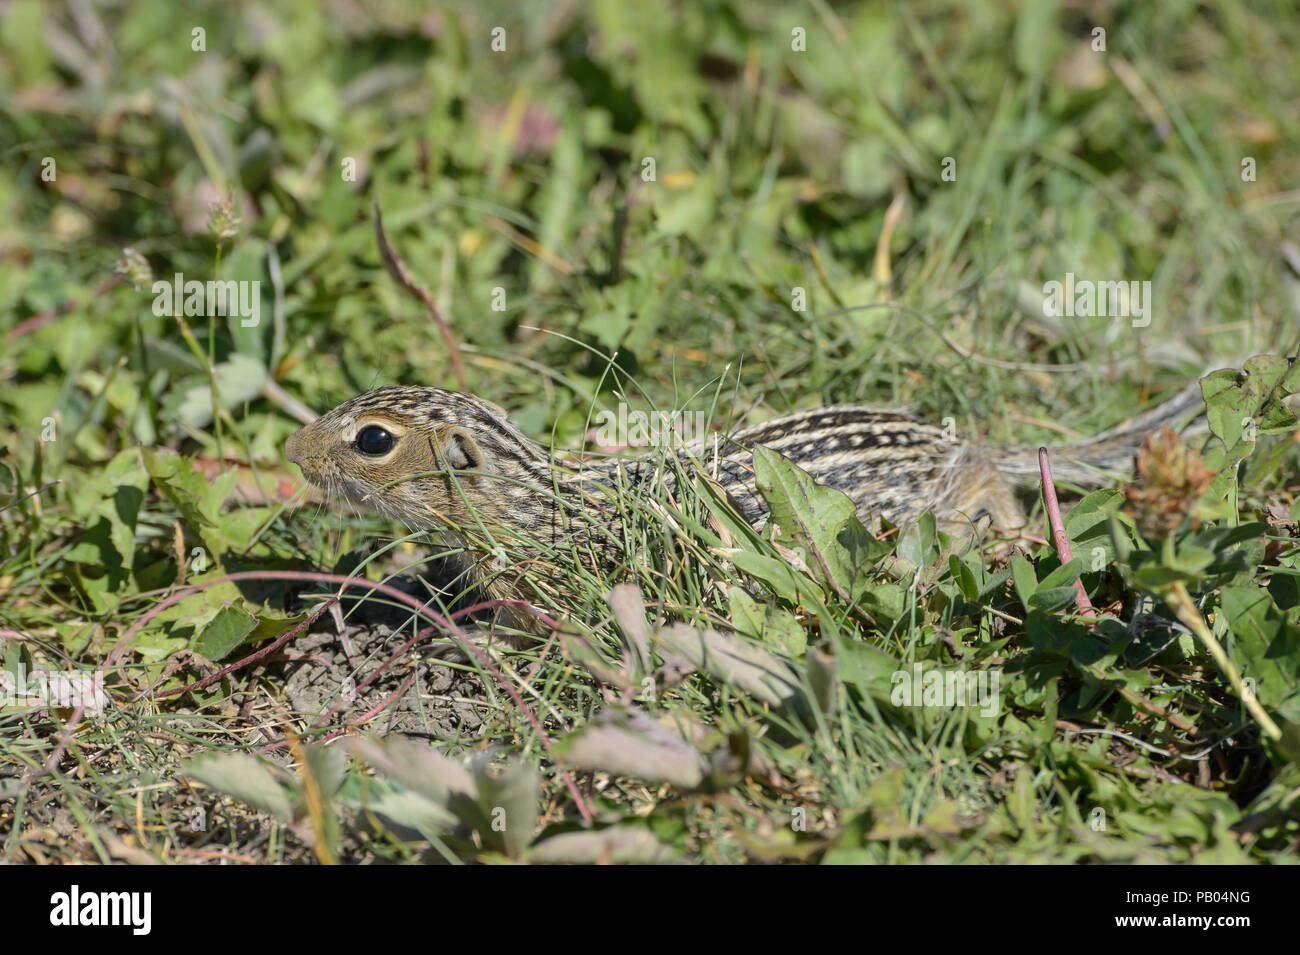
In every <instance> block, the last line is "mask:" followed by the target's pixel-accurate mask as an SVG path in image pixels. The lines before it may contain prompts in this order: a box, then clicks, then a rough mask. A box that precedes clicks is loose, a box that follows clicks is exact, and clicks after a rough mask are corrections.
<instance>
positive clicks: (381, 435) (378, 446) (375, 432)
mask: <svg viewBox="0 0 1300 955" xmlns="http://www.w3.org/2000/svg"><path fill="white" fill-rule="evenodd" d="M353 443H354V444H355V445H356V449H357V450H358V451H360V452H361V453H362V454H370V455H380V454H387V453H388V452H389V451H391V450H392V449H393V445H394V444H395V443H396V439H395V438H394V437H393V436H392V435H391V434H389V433H388V432H387V431H385V430H384V429H383V428H381V427H380V426H379V425H377V424H370V425H366V426H365V427H364V428H362V429H361V430H360V431H358V432H357V440H356V441H355V442H353Z"/></svg>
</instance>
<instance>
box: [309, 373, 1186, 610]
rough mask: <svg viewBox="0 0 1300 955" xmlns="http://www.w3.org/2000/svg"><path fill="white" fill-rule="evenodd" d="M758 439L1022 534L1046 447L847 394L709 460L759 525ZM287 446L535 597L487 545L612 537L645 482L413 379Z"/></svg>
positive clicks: (880, 487)
mask: <svg viewBox="0 0 1300 955" xmlns="http://www.w3.org/2000/svg"><path fill="white" fill-rule="evenodd" d="M1202 407H1203V405H1202V401H1201V395H1200V389H1199V386H1198V385H1196V384H1193V385H1191V386H1189V387H1188V388H1186V389H1184V390H1183V391H1182V392H1181V393H1179V394H1178V395H1177V396H1175V397H1174V398H1172V399H1170V400H1169V401H1167V402H1165V403H1164V404H1162V405H1160V406H1158V407H1157V408H1155V409H1153V410H1152V411H1149V412H1147V413H1146V414H1144V415H1142V416H1141V417H1139V418H1137V419H1135V420H1133V421H1131V422H1130V423H1128V424H1125V425H1121V426H1119V427H1116V428H1112V429H1111V430H1109V431H1107V432H1104V433H1103V434H1101V435H1098V436H1097V437H1096V438H1093V439H1091V440H1089V441H1085V442H1081V443H1078V444H1073V445H1068V446H1063V447H1058V448H1056V449H1054V452H1053V467H1054V470H1055V472H1056V476H1057V478H1058V479H1061V480H1065V481H1069V482H1073V483H1075V484H1081V485H1089V484H1094V485H1095V484H1098V483H1100V482H1102V481H1104V480H1106V479H1107V478H1108V477H1110V476H1113V475H1115V474H1117V473H1123V472H1125V471H1127V470H1128V469H1129V468H1130V466H1131V463H1132V457H1133V454H1134V451H1135V450H1136V448H1137V446H1138V444H1139V443H1140V441H1141V440H1142V439H1143V438H1144V437H1145V436H1146V435H1147V434H1148V433H1150V432H1151V431H1153V430H1156V429H1157V428H1160V427H1162V426H1165V425H1177V424H1180V423H1182V422H1184V421H1186V420H1187V419H1190V418H1191V417H1193V416H1194V415H1195V414H1197V412H1198V411H1199V410H1200V409H1201V408H1202ZM756 446H762V447H766V448H768V449H770V450H772V451H776V452H778V453H780V454H782V455H783V456H785V457H786V458H788V459H790V460H791V461H793V462H794V463H795V464H797V465H798V466H799V467H801V468H803V469H804V470H805V471H807V472H808V473H809V474H810V475H811V476H812V477H813V478H814V479H816V480H817V481H818V482H820V483H822V484H826V485H829V486H831V487H834V488H837V489H839V490H841V491H843V492H844V493H845V494H847V495H848V496H849V497H850V498H852V500H853V502H854V504H856V505H857V508H858V512H859V514H860V515H861V516H862V517H863V518H864V519H865V520H870V519H872V518H874V517H877V516H879V517H883V518H884V519H886V520H888V521H890V522H891V523H894V524H903V523H906V522H907V521H909V520H911V519H912V518H915V517H916V516H917V515H919V514H920V513H921V512H922V511H925V510H929V511H931V512H933V513H934V514H935V516H936V517H937V518H938V519H939V520H940V521H942V522H944V524H945V525H947V526H948V528H949V529H953V528H955V527H959V526H961V525H965V526H968V527H975V526H979V525H980V522H982V521H983V522H985V523H991V524H992V525H993V526H995V527H1001V528H1005V529H1016V528H1019V527H1021V526H1022V525H1023V524H1024V522H1025V516H1024V513H1023V511H1022V510H1021V507H1020V504H1019V502H1018V501H1017V500H1016V496H1015V493H1014V490H1015V488H1016V487H1017V486H1020V485H1028V484H1031V483H1034V482H1036V481H1037V476H1038V464H1037V459H1036V450H1035V448H1032V447H1029V446H1013V447H1003V448H994V447H989V446H986V445H984V444H982V443H979V442H975V441H966V440H962V439H960V438H958V437H956V436H954V435H953V434H951V433H950V432H948V431H945V430H944V429H941V428H937V427H935V426H933V425H929V424H925V423H923V422H920V421H916V420H914V419H912V418H910V417H908V416H906V415H903V414H898V413H895V412H890V411H882V410H879V409H875V408H871V407H867V406H863V405H835V406H832V407H826V408H818V409H815V410H812V411H801V412H797V413H795V414H789V415H785V416H783V417H779V418H776V419H773V420H771V421H767V422H764V423H762V424H759V425H756V426H754V427H750V428H746V429H744V430H741V431H738V432H735V433H734V434H731V435H729V436H726V437H721V438H720V439H719V440H718V441H717V442H716V444H714V443H711V445H710V448H709V449H708V451H707V452H706V453H704V454H701V455H700V460H701V462H702V463H703V465H704V466H705V467H706V468H707V470H708V472H709V473H710V475H711V476H713V477H715V478H716V480H717V481H718V482H719V484H721V486H722V487H723V488H724V489H725V490H726V492H727V494H728V496H729V497H730V499H731V500H732V502H733V503H734V505H735V507H736V509H737V511H738V512H739V513H740V514H741V515H742V516H743V517H744V518H745V519H746V520H747V521H749V522H750V523H758V522H760V521H762V520H763V518H764V516H765V514H766V507H765V505H764V504H763V500H762V498H761V497H760V495H759V493H758V490H757V488H756V486H755V483H754V473H753V466H752V454H751V449H752V448H754V447H756ZM285 453H286V455H287V456H288V458H289V460H290V461H292V462H294V463H295V464H297V465H298V466H299V467H300V468H301V469H302V472H303V474H304V476H306V478H307V480H308V481H310V482H311V483H312V484H314V485H316V486H317V487H319V488H321V489H322V490H324V491H325V492H326V493H327V494H331V495H337V496H339V497H342V498H344V499H345V500H348V501H350V502H353V503H366V504H369V505H371V506H373V507H375V508H377V509H378V510H380V511H381V512H383V513H385V514H388V515H390V516H392V517H395V518H397V519H399V520H400V521H402V522H403V523H405V524H406V525H407V526H408V527H410V528H412V529H416V530H435V531H439V532H441V534H442V538H443V540H444V542H445V543H448V544H450V545H452V546H453V547H462V548H464V549H465V550H466V551H467V552H471V553H478V554H480V555H481V556H480V557H479V558H478V559H477V560H476V561H474V563H475V565H476V566H475V568H474V569H475V570H476V571H477V572H478V573H477V578H478V580H479V582H480V583H483V584H484V585H485V586H484V589H485V590H486V592H487V594H488V595H489V596H491V597H496V598H520V597H524V599H526V595H522V594H521V593H520V592H519V591H518V589H517V587H516V585H517V583H518V575H517V574H514V573H512V572H511V571H510V568H508V567H503V566H501V561H500V560H499V557H498V558H493V557H492V556H491V555H490V554H487V553H485V552H484V545H483V541H484V540H488V539H491V538H492V537H493V536H494V535H499V534H501V533H502V532H506V533H508V534H511V535H517V536H519V537H523V538H527V539H532V540H536V541H542V542H554V541H556V540H558V539H560V538H562V537H568V538H570V539H571V537H572V535H575V534H586V535H587V536H588V537H590V538H599V537H600V535H601V534H602V533H604V528H605V527H607V526H608V525H609V524H610V523H611V521H612V519H611V516H610V509H609V507H608V498H609V494H610V488H611V487H612V486H614V485H615V484H617V483H618V482H619V481H622V480H626V479H627V476H628V474H629V473H630V474H631V475H632V478H633V480H636V479H637V471H638V470H639V469H640V468H642V467H643V465H638V464H637V463H635V461H634V462H633V463H631V464H629V463H628V462H626V461H619V460H617V459H600V460H598V461H597V462H596V463H594V464H593V463H591V461H590V460H589V459H587V460H584V462H583V463H582V464H581V465H579V466H577V468H576V469H575V468H574V467H571V466H567V465H565V464H563V463H562V462H560V461H556V460H553V458H552V456H551V455H550V454H549V453H548V452H547V451H546V450H544V449H543V448H541V447H540V446H539V445H537V444H536V443H534V442H533V441H531V440H530V439H529V438H528V437H527V436H526V435H525V434H524V433H523V432H522V431H520V430H519V428H518V427H517V426H516V425H514V424H513V423H512V422H511V421H510V420H509V418H508V417H507V416H506V413H505V411H504V410H502V409H501V408H499V407H498V406H496V405H494V404H492V403H491V402H488V401H484V400H483V399H481V398H477V397H475V396H473V395H467V394H460V393H458V392H453V391H443V390H442V389H439V388H421V387H407V386H401V385H392V386H388V387H384V388H378V389H376V390H374V391H368V392H366V393H365V394H363V395H360V396H358V397H356V398H353V399H352V400H351V401H347V402H344V403H343V404H341V405H339V406H338V407H337V408H335V409H333V410H332V411H330V412H328V413H327V414H325V415H323V416H321V417H320V418H319V419H317V420H316V421H315V422H313V423H312V424H309V425H307V426H306V427H305V428H303V429H302V430H300V431H298V432H297V433H296V434H294V435H293V436H292V437H290V438H289V441H288V443H287V444H286V446H285ZM620 466H622V467H620ZM629 468H630V472H629V470H628V469H629ZM647 470H649V468H647ZM642 476H644V475H642ZM616 479H617V480H616ZM602 502H604V504H602ZM479 532H481V533H479ZM471 538H473V539H471ZM509 622H510V623H511V624H512V625H514V626H517V627H519V628H520V629H534V628H533V627H532V626H530V621H529V620H528V619H527V618H526V617H525V616H523V615H519V614H513V615H510V621H509Z"/></svg>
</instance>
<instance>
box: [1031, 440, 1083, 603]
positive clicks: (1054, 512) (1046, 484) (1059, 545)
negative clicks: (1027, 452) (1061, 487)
mask: <svg viewBox="0 0 1300 955" xmlns="http://www.w3.org/2000/svg"><path fill="white" fill-rule="evenodd" d="M1038 473H1039V474H1041V475H1042V476H1043V503H1044V505H1045V506H1046V508H1047V523H1048V525H1049V526H1050V527H1051V528H1052V541H1053V542H1054V543H1055V544H1056V554H1057V556H1058V557H1059V558H1060V560H1061V563H1062V564H1068V563H1069V562H1070V561H1072V560H1073V559H1074V557H1073V556H1072V555H1071V554H1070V538H1068V537H1066V536H1065V522H1064V521H1062V520H1061V503H1060V501H1058V500H1057V499H1056V482H1055V481H1053V480H1052V465H1051V463H1050V462H1049V461H1048V460H1047V449H1046V448H1039V449H1038ZM1074 602H1075V604H1076V606H1078V608H1079V615H1080V616H1082V617H1088V618H1089V619H1091V620H1096V619H1097V611H1096V610H1094V609H1093V607H1092V601H1091V600H1089V599H1088V591H1086V590H1084V589H1083V578H1082V577H1079V578H1076V579H1075V581H1074Z"/></svg>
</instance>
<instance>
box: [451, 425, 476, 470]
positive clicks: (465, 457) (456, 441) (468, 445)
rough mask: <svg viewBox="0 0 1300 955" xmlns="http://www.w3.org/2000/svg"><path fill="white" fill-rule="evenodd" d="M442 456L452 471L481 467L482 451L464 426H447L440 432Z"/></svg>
mask: <svg viewBox="0 0 1300 955" xmlns="http://www.w3.org/2000/svg"><path fill="white" fill-rule="evenodd" d="M442 456H443V459H444V460H446V462H447V466H448V467H449V468H451V469H452V470H453V471H478V470H481V469H482V468H483V451H482V449H481V448H479V446H478V442H476V441H475V440H474V438H473V436H472V435H470V433H469V432H468V431H466V430H465V429H464V428H448V429H447V430H446V431H444V432H443V433H442Z"/></svg>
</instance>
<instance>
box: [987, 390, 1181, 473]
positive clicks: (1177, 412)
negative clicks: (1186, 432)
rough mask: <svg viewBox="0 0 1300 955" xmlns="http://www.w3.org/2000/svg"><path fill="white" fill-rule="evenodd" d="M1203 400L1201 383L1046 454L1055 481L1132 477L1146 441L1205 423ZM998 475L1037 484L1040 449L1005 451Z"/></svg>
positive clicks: (1018, 447)
mask: <svg viewBox="0 0 1300 955" xmlns="http://www.w3.org/2000/svg"><path fill="white" fill-rule="evenodd" d="M1204 414H1205V400H1204V399H1203V398H1202V397H1201V383H1200V381H1194V382H1192V383H1191V384H1190V385H1188V386H1187V387H1185V388H1184V389H1183V390H1182V391H1180V392H1179V393H1178V394H1176V395H1174V396H1173V397H1172V398H1170V399H1169V400H1167V401H1165V402H1163V403H1161V404H1159V405H1157V406H1156V407H1154V408H1152V409H1151V410H1150V411H1147V412H1144V413H1143V414H1140V415H1138V416H1137V417H1136V418H1133V419H1132V420H1130V421H1126V422H1124V423H1122V424H1118V425H1116V426H1115V427H1113V428H1111V429H1109V430H1107V431H1103V432H1102V433H1101V434H1099V435H1097V436H1096V437H1095V438H1089V439H1088V440H1087V441H1079V442H1077V443H1075V444H1064V445H1056V446H1052V447H1049V448H1048V452H1049V453H1050V455H1051V461H1052V475H1053V477H1054V478H1055V479H1056V480H1058V481H1067V482H1069V483H1071V484H1077V485H1079V486H1081V487H1097V486H1100V485H1102V484H1105V483H1107V482H1108V481H1111V480H1113V479H1114V478H1116V477H1117V476H1118V477H1125V476H1129V475H1131V474H1132V471H1133V458H1134V456H1135V455H1136V454H1137V450H1138V447H1139V446H1140V445H1141V444H1142V442H1143V440H1144V439H1145V438H1146V436H1147V435H1149V434H1151V433H1152V432H1154V431H1159V430H1160V429H1161V428H1166V427H1168V428H1173V429H1174V430H1175V431H1182V430H1183V429H1185V428H1186V427H1187V426H1188V425H1189V424H1191V423H1192V422H1194V421H1196V420H1197V419H1198V418H1201V417H1203V416H1204ZM995 465H996V467H997V469H998V471H999V472H1000V473H1001V474H1002V475H1003V476H1005V477H1006V478H1007V479H1008V480H1010V481H1012V482H1013V483H1015V484H1017V485H1020V486H1029V485H1034V484H1037V483H1038V480H1039V473H1038V446H1037V445H1034V446H1030V445H1016V446H1014V447H1010V448H1005V449H1002V451H1001V453H1000V454H999V455H998V456H997V459H996V460H995Z"/></svg>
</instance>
